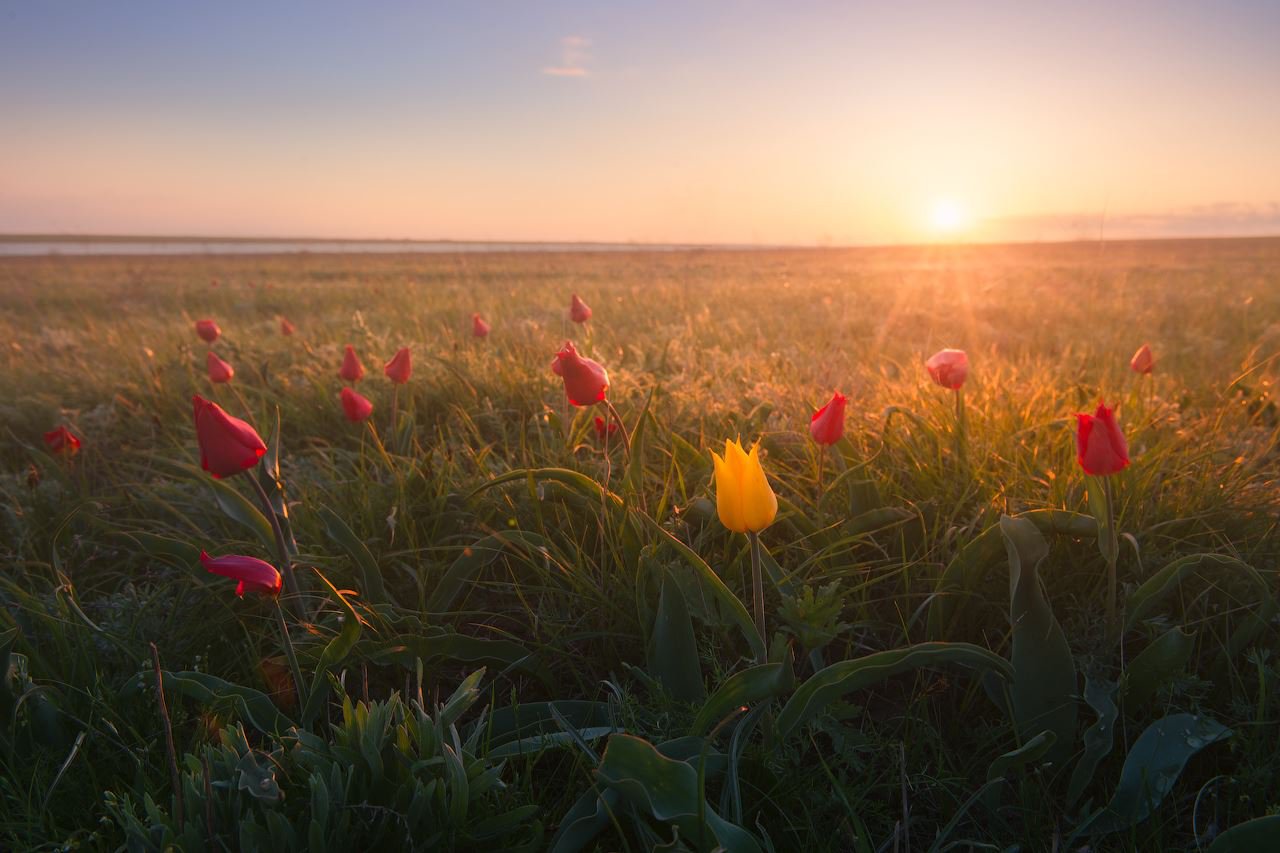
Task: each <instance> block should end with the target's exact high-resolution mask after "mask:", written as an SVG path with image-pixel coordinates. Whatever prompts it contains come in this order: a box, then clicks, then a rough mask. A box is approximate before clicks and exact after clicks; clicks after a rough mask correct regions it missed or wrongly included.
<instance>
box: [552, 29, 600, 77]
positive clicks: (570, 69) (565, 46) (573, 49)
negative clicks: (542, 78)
mask: <svg viewBox="0 0 1280 853" xmlns="http://www.w3.org/2000/svg"><path fill="white" fill-rule="evenodd" d="M590 62H591V39H589V38H587V37H586V36H565V37H564V38H562V39H560V64H559V65H548V66H547V67H545V68H543V69H542V73H543V74H546V75H547V76H549V77H590V76H591V70H590V69H589V68H588V67H587V64H588V63H590Z"/></svg>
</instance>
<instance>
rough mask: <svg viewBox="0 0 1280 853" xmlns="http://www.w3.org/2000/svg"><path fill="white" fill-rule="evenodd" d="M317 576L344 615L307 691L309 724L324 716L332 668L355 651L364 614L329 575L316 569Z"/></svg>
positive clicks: (304, 715)
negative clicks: (352, 603) (348, 599)
mask: <svg viewBox="0 0 1280 853" xmlns="http://www.w3.org/2000/svg"><path fill="white" fill-rule="evenodd" d="M316 577H318V578H320V580H321V581H323V582H324V585H325V586H326V587H328V589H329V592H330V593H332V595H333V597H334V599H335V600H336V601H337V602H338V604H339V606H340V607H341V608H342V611H343V618H342V629H341V630H340V631H338V634H337V636H335V637H334V638H333V639H332V640H330V641H329V642H328V644H327V645H326V646H325V647H324V651H322V652H321V653H320V660H319V661H318V662H317V663H316V668H315V674H314V676H313V677H312V681H311V690H310V692H308V693H307V703H306V705H305V706H304V708H303V711H302V724H303V725H304V726H308V727H309V726H310V725H311V724H312V723H313V722H315V720H316V719H317V718H318V717H319V716H320V713H321V711H323V710H324V703H325V700H327V699H328V698H329V691H330V690H331V689H332V688H331V686H330V683H329V677H328V676H329V672H330V671H332V670H333V669H334V668H336V667H337V666H338V664H340V663H342V661H343V660H345V659H346V657H347V655H348V654H350V653H351V650H352V649H353V648H355V645H356V641H357V640H359V639H360V632H361V624H360V617H359V616H358V615H357V614H356V611H355V608H353V607H352V606H351V602H349V601H347V597H346V596H345V595H343V594H342V593H341V592H338V589H337V587H335V586H334V585H333V584H331V583H329V579H328V578H326V577H325V576H324V575H322V574H320V572H318V571H317V572H316Z"/></svg>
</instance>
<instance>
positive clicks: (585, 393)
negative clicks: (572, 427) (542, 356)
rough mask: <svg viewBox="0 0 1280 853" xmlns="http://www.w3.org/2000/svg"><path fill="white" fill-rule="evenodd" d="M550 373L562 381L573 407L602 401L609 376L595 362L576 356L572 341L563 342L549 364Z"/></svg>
mask: <svg viewBox="0 0 1280 853" xmlns="http://www.w3.org/2000/svg"><path fill="white" fill-rule="evenodd" d="M551 372H552V373H554V374H555V375H556V376H560V377H562V378H563V379H564V391H565V394H567V395H568V397H569V402H570V403H572V404H573V405H575V406H590V405H592V404H593V403H599V402H600V401H601V400H603V399H604V393H605V391H607V390H609V374H608V372H606V371H605V369H604V368H603V367H602V366H600V364H598V363H597V362H595V361H592V360H591V359H589V358H583V357H582V356H580V355H578V350H577V349H575V348H574V346H573V341H565V342H564V346H563V347H562V348H561V349H560V351H559V352H558V353H556V357H555V359H554V360H553V361H552V362H551Z"/></svg>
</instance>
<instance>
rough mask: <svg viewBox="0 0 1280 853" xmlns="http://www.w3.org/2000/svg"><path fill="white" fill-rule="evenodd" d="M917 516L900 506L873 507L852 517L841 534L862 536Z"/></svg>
mask: <svg viewBox="0 0 1280 853" xmlns="http://www.w3.org/2000/svg"><path fill="white" fill-rule="evenodd" d="M915 517H916V513H914V512H912V511H911V510H909V509H907V508H905V507H900V506H885V507H880V508H879V509H871V510H867V511H866V512H864V513H862V514H861V515H858V516H855V517H854V518H852V519H850V520H849V522H848V523H847V524H845V525H844V527H842V528H841V530H840V532H841V534H843V535H845V536H862V535H865V534H867V533H874V532H876V531H877V530H883V529H884V528H886V527H890V526H892V525H894V524H901V523H902V522H904V521H910V520H911V519H913V518H915Z"/></svg>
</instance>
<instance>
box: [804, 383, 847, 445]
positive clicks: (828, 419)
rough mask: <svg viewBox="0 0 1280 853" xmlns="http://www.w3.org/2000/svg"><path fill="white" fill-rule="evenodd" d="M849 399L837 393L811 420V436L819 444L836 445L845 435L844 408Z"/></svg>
mask: <svg viewBox="0 0 1280 853" xmlns="http://www.w3.org/2000/svg"><path fill="white" fill-rule="evenodd" d="M848 402H849V398H848V397H846V396H845V395H843V394H841V393H840V392H839V391H836V392H835V393H834V394H832V395H831V400H830V401H829V402H828V403H827V404H826V405H825V406H823V407H822V408H821V409H818V411H816V412H814V413H813V417H812V418H810V419H809V434H810V435H812V436H813V440H814V441H816V442H818V444H835V443H836V442H837V441H839V440H840V437H841V436H842V435H844V407H845V404H846V403H848Z"/></svg>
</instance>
